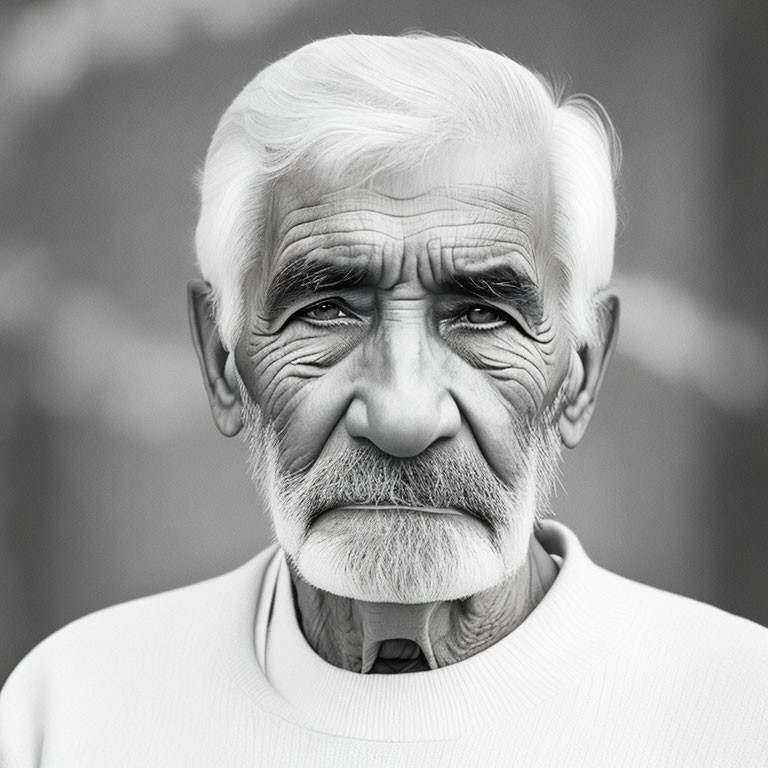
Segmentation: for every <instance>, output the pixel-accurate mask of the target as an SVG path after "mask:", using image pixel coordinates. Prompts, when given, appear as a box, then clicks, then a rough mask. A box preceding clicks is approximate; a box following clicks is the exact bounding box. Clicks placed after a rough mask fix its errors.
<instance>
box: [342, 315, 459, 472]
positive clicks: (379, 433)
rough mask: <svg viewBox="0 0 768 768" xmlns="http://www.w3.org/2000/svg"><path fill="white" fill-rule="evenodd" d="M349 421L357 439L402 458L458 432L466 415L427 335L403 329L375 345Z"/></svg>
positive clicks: (349, 414) (369, 351) (363, 371)
mask: <svg viewBox="0 0 768 768" xmlns="http://www.w3.org/2000/svg"><path fill="white" fill-rule="evenodd" d="M345 423H346V428H347V432H348V433H349V434H350V435H351V436H352V437H361V438H365V439H367V440H369V441H370V442H372V443H373V444H374V445H376V446H377V447H378V448H379V449H381V450H382V451H384V452H385V453H388V454H390V455H391V456H397V457H400V458H405V457H409V456H418V454H420V453H422V451H424V450H426V449H427V448H429V446H430V445H432V444H433V443H434V442H435V441H437V440H439V439H441V438H451V437H453V436H454V435H456V433H457V432H458V431H459V428H460V426H461V414H460V412H459V408H458V405H457V404H456V401H455V400H454V398H453V396H452V395H451V393H450V390H449V388H448V386H447V381H446V372H445V370H444V366H443V365H442V364H441V361H440V360H439V354H438V353H436V352H435V351H434V350H433V348H432V342H431V341H430V340H429V339H428V338H426V337H425V335H423V334H420V333H419V332H418V331H417V330H416V329H414V328H403V329H401V330H400V331H399V332H392V333H389V334H388V335H387V336H386V337H385V338H383V339H382V338H379V340H378V341H377V342H376V343H375V344H373V343H372V346H371V348H370V349H369V350H368V354H367V355H366V360H365V361H364V363H363V366H362V370H361V374H360V377H359V379H358V382H357V387H356V394H355V397H354V398H353V399H352V401H351V403H350V405H349V408H348V410H347V413H346V417H345Z"/></svg>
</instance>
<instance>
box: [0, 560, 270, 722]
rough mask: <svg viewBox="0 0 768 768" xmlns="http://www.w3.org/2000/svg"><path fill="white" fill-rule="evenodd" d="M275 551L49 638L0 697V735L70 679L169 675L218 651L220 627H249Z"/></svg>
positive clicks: (109, 611) (107, 612) (24, 661)
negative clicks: (145, 672)
mask: <svg viewBox="0 0 768 768" xmlns="http://www.w3.org/2000/svg"><path fill="white" fill-rule="evenodd" d="M276 552H278V550H277V547H276V546H272V547H269V548H268V549H266V550H264V551H263V552H261V553H260V554H258V555H257V556H255V557H254V558H252V559H251V560H250V561H248V562H247V563H245V564H244V565H242V566H240V567H239V568H237V569H235V570H233V571H230V572H228V573H225V574H223V575H220V576H216V577H213V578H210V579H207V580H205V581H201V582H198V583H196V584H192V585H188V586H184V587H180V588H177V589H172V590H169V591H166V592H161V593H158V594H155V595H150V596H147V597H142V598H138V599H135V600H130V601H128V602H125V603H120V604H117V605H114V606H110V607H108V608H104V609H101V610H99V611H96V612H94V613H91V614H88V615H87V616H84V617H82V618H80V619H77V620H75V621H73V622H71V623H70V624H68V625H66V626H64V627H63V628H61V629H59V630H58V631H57V632H54V633H53V634H52V635H50V636H49V637H47V638H46V639H45V640H43V641H42V642H41V643H39V644H38V645H37V646H36V647H35V648H33V649H32V650H31V651H30V652H29V653H28V654H27V655H26V657H25V658H24V659H22V661H21V662H20V663H19V664H18V666H17V667H16V668H15V669H14V671H13V672H12V673H11V675H10V677H9V678H8V680H7V682H6V684H5V686H4V687H3V690H2V691H1V692H0V730H2V728H3V725H4V720H5V719H6V718H9V717H10V716H11V715H12V714H13V713H14V712H18V711H19V710H20V709H22V708H28V707H29V706H31V707H34V703H33V702H34V701H37V702H38V703H41V702H43V701H44V700H45V699H47V698H48V697H49V695H50V693H51V691H53V690H55V689H56V688H57V687H60V686H62V685H67V684H69V683H71V682H72V681H73V680H76V681H82V682H84V681H87V680H91V681H95V680H96V679H97V678H98V676H99V675H100V674H101V673H104V674H107V673H109V675H110V676H113V674H114V672H113V671H114V669H115V668H116V667H117V666H119V667H121V668H122V669H123V670H125V672H126V674H130V670H131V669H132V668H134V669H136V670H141V669H145V668H146V667H147V665H148V664H152V665H153V666H162V665H163V664H164V663H166V664H167V665H168V667H167V668H168V669H170V668H171V667H175V666H177V665H178V663H179V659H180V657H187V660H189V658H190V657H194V656H198V657H200V656H202V655H203V654H206V652H208V651H209V650H210V649H212V648H213V647H215V645H216V643H219V645H220V644H221V641H222V638H221V631H222V629H221V628H226V629H225V630H224V632H231V633H235V632H237V631H238V630H240V629H241V628H242V627H243V626H246V625H247V624H249V623H251V624H252V621H253V616H254V612H255V610H256V608H257V605H258V597H259V594H260V591H261V588H262V583H263V580H264V575H265V572H266V570H267V567H268V565H269V563H270V562H271V561H272V559H273V558H274V556H275V554H276ZM234 641H235V640H234V638H233V642H234ZM24 702H26V704H24V705H23V703H24Z"/></svg>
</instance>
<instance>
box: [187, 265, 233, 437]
mask: <svg viewBox="0 0 768 768" xmlns="http://www.w3.org/2000/svg"><path fill="white" fill-rule="evenodd" d="M210 291H211V287H210V285H208V283H206V282H204V281H202V280H193V281H192V282H190V283H189V285H188V286H187V307H188V310H189V326H190V330H191V331H192V343H193V344H194V346H195V352H196V353H197V359H198V361H199V363H200V370H201V372H202V374H203V383H204V384H205V391H206V394H207V395H208V403H209V405H210V406H211V413H212V414H213V421H214V423H215V424H216V426H217V427H218V429H219V432H221V433H222V434H223V435H225V436H227V437H232V436H233V435H236V434H237V433H238V432H239V431H240V430H241V429H242V426H243V420H242V407H241V403H240V392H239V391H238V388H237V380H236V378H235V370H234V357H233V354H232V353H230V352H227V350H226V349H224V346H223V344H222V343H221V338H220V337H219V331H218V329H217V327H216V323H215V321H214V319H213V313H212V309H211V300H210Z"/></svg>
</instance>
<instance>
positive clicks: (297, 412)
mask: <svg viewBox="0 0 768 768" xmlns="http://www.w3.org/2000/svg"><path fill="white" fill-rule="evenodd" d="M355 346H356V340H355V339H354V338H352V334H350V333H348V332H345V333H337V334H328V333H324V334H322V335H320V334H317V333H315V332H314V329H313V327H312V326H309V325H300V326H299V327H298V328H295V327H291V328H289V329H286V330H285V331H284V332H282V333H278V334H266V333H262V332H258V331H256V330H252V331H251V333H250V335H249V338H248V341H247V342H246V343H245V344H244V345H243V346H242V351H241V352H240V355H239V356H238V370H239V371H240V374H241V377H242V378H243V381H244V383H245V386H246V388H247V389H248V392H249V394H250V395H251V397H252V398H253V400H254V402H255V403H256V404H257V405H258V406H259V408H260V409H261V412H262V414H263V416H264V418H265V419H266V420H267V421H268V422H270V423H271V424H272V425H273V427H274V428H275V430H276V432H277V434H278V436H279V439H280V451H281V456H280V459H281V464H282V466H283V468H284V469H286V470H288V471H299V470H302V469H305V468H306V467H308V466H309V465H310V464H311V463H312V462H313V461H314V460H315V459H316V458H317V455H318V454H319V452H320V451H321V450H322V447H323V445H324V443H325V440H326V439H327V436H328V435H329V434H330V433H331V432H332V431H333V428H334V427H335V426H336V424H337V423H338V422H339V420H340V419H341V418H343V415H344V412H345V409H346V406H347V397H346V394H345V393H346V387H345V386H344V384H343V382H344V379H345V377H344V370H345V369H346V367H347V366H346V364H345V362H346V358H347V357H348V356H349V354H350V352H351V351H352V350H353V349H354V348H355Z"/></svg>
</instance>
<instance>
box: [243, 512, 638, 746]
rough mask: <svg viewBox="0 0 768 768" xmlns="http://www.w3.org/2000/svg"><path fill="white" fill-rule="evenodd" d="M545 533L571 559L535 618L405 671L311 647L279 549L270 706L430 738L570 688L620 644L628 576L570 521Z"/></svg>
mask: <svg viewBox="0 0 768 768" xmlns="http://www.w3.org/2000/svg"><path fill="white" fill-rule="evenodd" d="M537 537H538V538H539V540H540V541H541V542H542V544H543V545H544V548H545V549H546V550H547V551H548V552H549V553H550V554H552V555H556V556H558V557H559V558H562V565H561V567H560V572H559V574H558V576H557V578H556V579H555V582H554V584H553V585H552V586H551V587H550V589H549V591H548V592H547V594H546V595H545V596H544V599H543V600H542V601H541V602H540V603H539V604H538V605H537V606H536V608H535V609H534V610H533V611H532V612H531V614H530V615H529V616H528V617H527V618H526V620H525V621H524V622H523V623H522V624H521V625H520V626H519V627H518V628H517V629H516V630H515V631H514V632H512V633H511V634H509V635H507V636H506V637H505V638H503V639H502V640H500V641H499V642H498V643H496V644H495V645H493V646H491V647H490V648H488V649H486V650H485V651H483V652H481V653H478V654H476V655H474V656H471V657H469V658H467V659H465V660H464V661H461V662H458V663H457V664H452V665H450V666H447V667H442V668H440V669H436V670H431V671H428V672H415V673H410V674H400V675H361V674H359V673H357V672H350V671H347V670H343V669H340V668H338V667H335V666H333V665H331V664H328V663H327V662H326V661H324V660H323V659H322V658H321V657H320V656H318V655H317V654H316V653H315V652H314V651H313V650H312V648H311V647H310V646H309V644H308V643H307V641H306V639H305V638H304V635H303V634H302V632H301V629H300V627H299V625H298V620H297V618H296V614H295V611H294V607H293V596H292V592H291V580H290V573H289V571H288V567H287V564H286V562H285V558H284V556H283V554H282V552H281V551H280V550H279V549H276V550H275V551H274V554H273V555H272V558H271V561H270V563H269V565H268V566H267V568H266V571H265V574H264V581H263V584H262V592H261V595H260V598H259V603H258V610H257V615H256V622H255V650H256V661H257V663H258V665H259V667H260V671H261V673H262V674H264V675H265V676H266V677H267V679H268V680H269V682H270V684H271V691H272V692H273V693H274V694H275V695H274V697H273V696H269V699H270V701H269V702H268V701H264V700H263V699H262V701H261V704H262V705H267V708H268V709H270V710H272V711H273V714H275V715H277V716H280V717H283V718H285V719H286V720H291V721H293V722H294V723H296V724H298V725H301V726H303V727H306V728H309V729H312V730H316V731H320V732H323V733H327V734H336V735H339V736H345V737H348V738H360V739H375V740H384V741H390V740H397V741H425V740H426V741H428V740H432V739H446V738H457V737H459V736H462V735H465V734H470V733H477V732H479V731H482V730H483V729H485V728H487V727H488V726H489V725H490V724H492V723H494V722H498V721H499V720H503V719H504V720H509V719H511V718H514V717H515V716H517V715H519V714H521V713H523V712H525V711H528V710H530V709H532V708H533V707H535V706H536V705H537V704H539V703H540V702H543V701H545V700H546V699H548V698H550V697H553V696H556V695H558V694H560V693H563V692H564V691H566V690H567V689H568V688H570V687H572V686H574V685H575V684H577V683H578V682H579V681H580V680H581V679H582V678H583V677H584V675H586V674H587V673H588V672H589V671H590V670H591V669H592V668H593V667H595V666H596V665H597V664H598V663H599V662H600V661H601V660H602V659H604V658H605V657H606V655H607V654H608V653H609V652H610V650H611V649H612V648H614V647H616V646H617V645H618V644H620V642H621V639H622V636H623V634H624V633H625V632H626V631H627V628H628V624H629V622H628V619H629V617H630V615H631V606H627V605H625V604H624V602H623V601H622V600H621V599H619V596H618V594H617V593H616V588H617V586H618V585H617V583H616V582H617V581H619V580H617V579H616V578H615V577H610V578H607V577H608V574H607V573H606V572H605V571H603V570H602V569H601V568H599V567H598V566H596V565H594V564H593V563H592V562H591V561H590V560H589V558H588V557H587V555H586V554H585V552H584V550H583V549H582V547H581V545H580V543H579V541H578V539H577V538H576V536H575V535H574V534H573V533H572V532H571V531H569V530H568V529H567V528H566V527H565V526H563V525H561V524H559V523H556V522H553V521H545V522H544V523H543V524H542V526H541V530H540V531H538V532H537ZM242 682H244V681H242ZM259 698H262V697H259Z"/></svg>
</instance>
